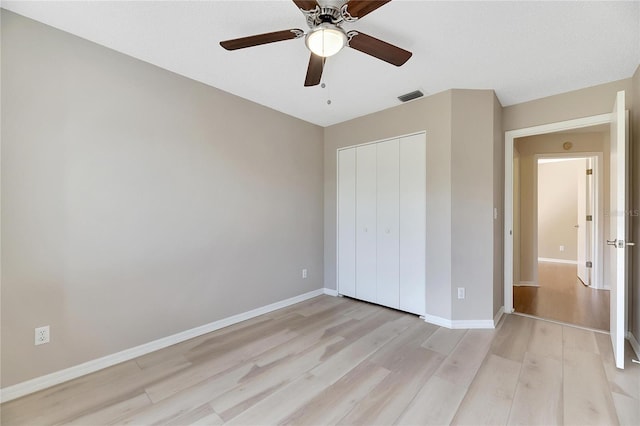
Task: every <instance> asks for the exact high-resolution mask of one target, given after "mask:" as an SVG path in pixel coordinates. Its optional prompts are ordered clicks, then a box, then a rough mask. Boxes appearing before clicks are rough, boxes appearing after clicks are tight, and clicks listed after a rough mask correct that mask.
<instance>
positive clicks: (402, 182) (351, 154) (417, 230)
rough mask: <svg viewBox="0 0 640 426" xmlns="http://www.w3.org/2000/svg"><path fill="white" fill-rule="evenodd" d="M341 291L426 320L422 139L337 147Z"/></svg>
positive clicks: (422, 137) (338, 249) (414, 137)
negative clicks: (417, 315)
mask: <svg viewBox="0 0 640 426" xmlns="http://www.w3.org/2000/svg"><path fill="white" fill-rule="evenodd" d="M337 170H338V179H337V181H338V216H337V219H338V224H337V225H338V226H337V228H338V236H337V240H338V244H337V279H338V293H339V294H342V295H344V296H349V297H353V298H356V299H361V300H365V301H368V302H373V303H377V304H380V305H384V306H389V307H391V308H395V309H400V310H403V311H407V312H412V313H415V314H419V315H423V314H424V306H425V244H426V235H425V233H426V136H425V134H424V133H418V134H414V135H409V136H403V137H399V138H395V139H389V140H384V141H380V142H375V143H368V144H363V145H358V146H354V147H347V148H342V149H339V150H338V167H337Z"/></svg>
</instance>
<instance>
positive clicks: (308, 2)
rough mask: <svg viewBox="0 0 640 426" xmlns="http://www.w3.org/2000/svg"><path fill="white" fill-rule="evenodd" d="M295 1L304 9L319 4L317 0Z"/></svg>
mask: <svg viewBox="0 0 640 426" xmlns="http://www.w3.org/2000/svg"><path fill="white" fill-rule="evenodd" d="M293 2H294V3H295V4H296V6H298V8H299V9H302V10H313V9H315V8H316V6H317V5H318V3H317V2H316V0H293Z"/></svg>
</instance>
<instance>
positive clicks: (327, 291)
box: [323, 287, 338, 296]
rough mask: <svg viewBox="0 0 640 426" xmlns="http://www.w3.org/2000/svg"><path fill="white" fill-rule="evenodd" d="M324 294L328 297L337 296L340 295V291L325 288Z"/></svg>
mask: <svg viewBox="0 0 640 426" xmlns="http://www.w3.org/2000/svg"><path fill="white" fill-rule="evenodd" d="M323 290H324V294H326V295H327V296H337V295H338V290H334V289H332V288H326V287H325V288H324V289H323Z"/></svg>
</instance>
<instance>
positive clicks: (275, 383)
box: [211, 336, 342, 420]
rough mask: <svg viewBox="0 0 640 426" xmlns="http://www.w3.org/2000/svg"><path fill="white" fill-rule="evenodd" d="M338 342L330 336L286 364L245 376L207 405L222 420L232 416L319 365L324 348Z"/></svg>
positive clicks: (334, 337) (337, 338)
mask: <svg viewBox="0 0 640 426" xmlns="http://www.w3.org/2000/svg"><path fill="white" fill-rule="evenodd" d="M339 340H342V337H340V336H332V337H330V338H329V339H327V340H325V341H322V342H319V343H317V344H316V345H315V346H312V347H310V348H309V349H308V350H306V351H304V352H303V353H300V354H298V355H297V356H292V357H290V358H289V359H288V360H286V362H283V363H279V364H278V365H274V366H272V367H271V368H267V369H264V370H261V371H260V373H258V374H250V375H247V376H245V378H244V379H242V380H240V381H239V384H238V385H237V386H235V387H233V388H231V389H229V390H228V391H227V392H225V393H223V394H221V395H220V396H218V397H217V398H215V399H212V401H211V406H212V407H213V408H214V409H215V410H216V412H217V413H219V415H220V417H221V418H222V419H223V420H229V419H231V418H233V417H235V416H236V415H238V414H239V413H240V412H242V411H244V410H246V409H248V408H249V407H251V406H253V405H255V404H257V403H258V402H260V401H261V400H262V399H264V398H266V397H268V396H269V395H270V394H271V393H273V392H275V391H277V390H278V389H280V388H281V387H283V386H285V385H286V384H288V383H290V382H292V381H294V380H295V379H297V378H298V377H300V376H302V375H304V374H305V373H306V372H307V371H309V370H311V369H312V368H313V367H315V366H317V365H318V364H320V362H321V359H322V356H323V355H324V354H325V353H326V350H327V347H328V346H330V345H331V344H333V343H335V342H337V341H339Z"/></svg>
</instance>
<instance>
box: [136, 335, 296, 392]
mask: <svg viewBox="0 0 640 426" xmlns="http://www.w3.org/2000/svg"><path fill="white" fill-rule="evenodd" d="M295 336H296V334H295V333H292V332H290V331H288V330H282V331H280V332H277V333H274V334H272V335H268V336H266V337H264V338H262V339H258V340H254V341H243V342H242V344H240V346H239V347H237V348H234V349H231V348H230V349H229V350H228V351H226V352H218V353H216V354H215V355H212V356H211V358H205V357H203V356H200V357H198V358H197V359H194V363H193V365H192V366H190V367H189V368H187V369H185V370H184V371H181V372H180V373H178V374H174V375H172V376H171V377H168V378H167V379H166V380H163V381H161V382H159V383H156V384H154V385H152V386H149V387H147V388H146V392H147V395H149V398H151V400H152V401H153V402H154V403H156V402H158V401H160V400H162V399H165V398H168V397H170V396H171V395H173V394H175V393H177V392H179V391H181V390H183V389H187V388H189V387H191V386H193V385H195V384H196V383H199V382H202V381H204V380H207V379H208V378H210V377H213V376H215V375H217V374H219V373H221V372H223V371H225V370H228V369H232V368H233V367H234V366H236V365H237V364H238V363H242V362H243V361H247V360H249V359H251V358H252V357H254V356H256V355H257V354H260V353H262V352H264V351H267V350H268V349H271V348H273V347H276V346H278V345H282V344H284V343H286V342H288V341H290V340H291V339H293V338H294V337H295Z"/></svg>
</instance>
